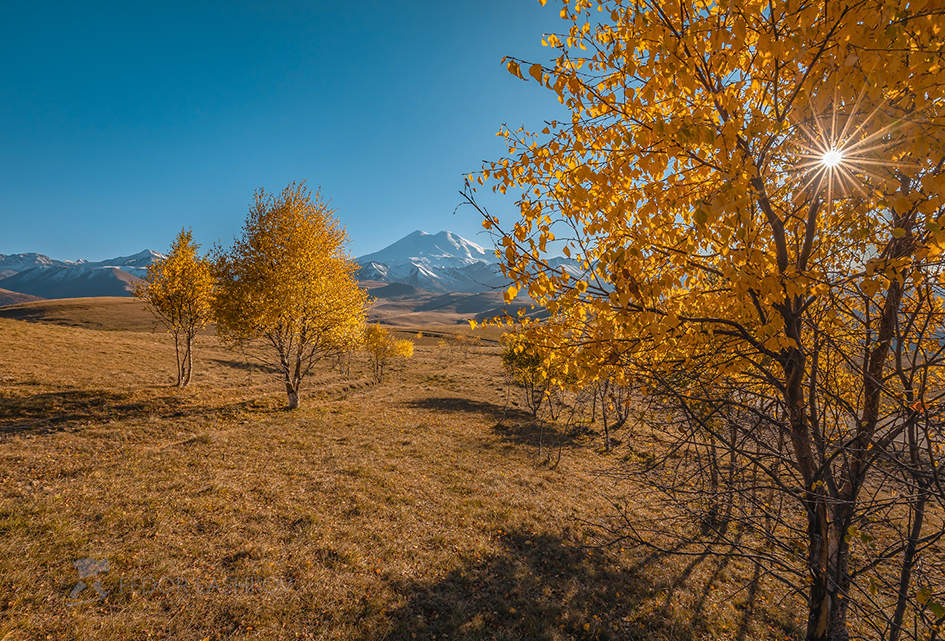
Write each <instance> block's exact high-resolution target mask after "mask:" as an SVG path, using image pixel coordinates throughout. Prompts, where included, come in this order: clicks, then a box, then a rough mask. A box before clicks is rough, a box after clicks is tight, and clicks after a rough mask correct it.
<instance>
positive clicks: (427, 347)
mask: <svg viewBox="0 0 945 641" xmlns="http://www.w3.org/2000/svg"><path fill="white" fill-rule="evenodd" d="M128 302H129V301H121V300H104V301H103V300H98V301H95V304H94V305H93V304H92V303H89V302H81V301H76V302H73V303H71V304H66V303H64V302H55V301H49V302H45V303H34V304H30V306H24V307H25V308H29V309H32V310H34V315H33V318H32V321H31V322H27V321H25V320H17V319H13V318H9V317H7V318H0V353H3V354H4V355H5V359H4V369H3V371H0V462H2V465H0V531H2V534H3V535H2V536H0V638H4V639H9V640H10V641H14V640H17V639H36V638H55V639H59V638H77V639H78V638H81V639H84V640H103V641H104V640H112V639H118V638H164V639H193V640H198V639H247V640H248V639H334V640H340V639H355V640H362V639H363V640H368V639H389V640H390V641H395V640H396V641H399V640H402V639H482V640H485V639H500V640H507V641H511V640H513V639H514V640H519V639H547V640H558V639H560V640H564V639H575V640H580V641H590V640H592V639H595V640H597V639H631V638H647V639H655V640H666V641H684V640H686V641H689V640H694V639H709V638H735V637H737V636H738V635H739V630H742V634H743V635H744V636H743V637H742V638H751V639H760V638H783V637H784V636H785V634H784V631H783V628H782V627H780V626H781V625H782V623H780V619H776V620H768V619H765V618H764V616H763V615H764V612H765V610H766V609H767V607H768V606H764V605H761V602H760V600H757V599H756V601H758V604H757V605H756V606H754V610H753V612H754V616H755V617H760V620H759V623H757V624H755V623H750V622H749V621H748V619H747V613H748V612H751V611H752V609H750V608H745V607H743V606H744V604H745V603H746V601H747V600H748V599H749V598H750V597H749V595H747V594H746V593H745V592H744V591H739V590H738V587H739V585H740V584H738V583H737V581H738V580H742V579H745V578H747V577H749V576H750V572H749V571H748V568H745V567H742V566H740V565H738V564H736V563H729V562H726V563H724V564H721V565H719V564H716V563H715V562H709V561H708V560H706V559H701V560H700V559H699V558H694V560H693V562H692V563H689V564H686V563H685V562H680V561H673V562H670V561H667V560H666V559H663V558H661V557H660V555H658V554H652V553H649V552H648V551H646V550H634V549H629V548H628V549H622V548H619V547H610V548H597V547H588V546H586V545H585V543H586V542H590V541H591V539H589V538H587V537H588V536H590V535H591V533H592V531H593V528H592V526H591V523H592V521H593V520H594V519H597V518H599V517H600V516H601V515H604V514H607V513H608V510H609V509H610V505H611V504H610V495H611V494H612V493H613V491H614V490H615V489H616V488H615V487H609V486H606V487H605V486H604V485H602V484H601V480H600V476H599V474H598V472H599V470H600V469H601V467H602V465H607V463H608V461H609V460H610V458H609V457H606V456H605V455H603V454H602V453H600V452H598V451H597V447H598V444H599V439H598V437H597V436H596V435H595V434H594V433H593V432H591V433H589V434H587V435H586V436H582V437H574V436H567V435H565V434H564V433H563V432H560V431H558V430H555V429H552V428H549V427H545V428H544V429H543V430H542V431H540V430H539V427H538V425H536V424H535V423H534V422H533V421H532V420H531V419H530V418H529V417H528V416H527V415H525V414H524V413H522V412H521V411H519V410H518V409H517V408H516V407H514V406H512V407H510V408H509V409H508V410H507V411H506V410H503V404H504V403H505V391H504V390H505V387H504V377H503V375H502V373H501V369H500V363H499V358H498V355H497V353H496V352H495V350H494V348H491V347H479V348H475V349H473V350H472V351H471V352H470V353H469V355H468V357H464V356H463V355H462V354H461V353H455V352H452V351H447V350H446V349H444V348H442V347H441V346H440V345H439V342H438V340H437V339H435V338H428V337H424V338H421V339H420V340H419V341H418V344H417V349H416V355H415V358H414V359H413V360H411V361H409V362H408V363H407V364H406V365H405V366H403V367H399V368H398V369H397V370H396V371H395V372H394V375H393V376H392V377H390V378H389V379H388V380H386V381H385V382H383V383H381V384H374V383H372V382H370V381H369V379H368V377H367V366H366V363H364V362H363V361H362V360H361V359H357V360H356V362H355V363H354V368H353V371H352V373H351V376H350V377H348V378H344V377H341V376H340V375H339V374H337V373H336V372H334V371H332V370H331V369H330V368H329V367H328V366H327V364H326V366H325V367H323V368H322V369H320V370H319V371H318V372H317V373H316V374H314V375H313V378H312V379H311V380H310V381H309V382H308V385H307V388H306V389H305V394H304V401H303V403H304V404H303V407H302V408H301V409H300V410H298V411H297V412H292V413H290V412H285V411H283V410H282V409H281V407H282V404H283V396H284V394H283V392H282V390H280V388H279V383H278V381H276V380H275V379H274V378H272V377H271V376H270V375H269V374H268V373H267V372H266V371H265V370H264V369H261V368H260V367H258V366H256V365H255V364H253V363H252V362H250V361H247V360H246V359H245V358H244V357H243V356H242V354H241V353H240V352H239V351H232V350H228V349H224V348H222V347H221V346H220V345H218V344H217V343H216V342H215V340H214V339H213V338H212V337H204V338H202V339H201V342H200V344H199V349H198V352H197V354H196V358H197V362H196V369H195V387H193V388H192V389H189V390H186V391H182V392H181V391H177V390H175V389H173V388H171V387H169V386H168V383H169V381H170V380H171V378H172V372H173V368H174V365H173V358H174V355H173V347H172V346H171V344H170V343H169V341H168V340H166V336H165V335H164V334H162V333H150V332H144V331H139V329H140V328H139V326H138V321H137V320H135V318H136V316H135V314H136V312H132V310H133V307H132V306H130V305H128V304H127V303H128ZM46 306H48V307H49V310H48V312H45V317H46V318H58V319H60V321H62V320H63V319H65V318H66V317H67V316H70V315H71V316H72V319H73V321H75V323H74V324H75V325H77V326H65V325H62V324H52V323H49V322H46V321H44V320H41V319H42V318H43V317H44V313H43V312H42V310H43V308H44V307H46ZM94 308H97V309H98V310H99V311H98V312H95V313H101V316H100V317H99V320H98V321H95V323H91V322H90V321H89V320H88V318H89V314H92V313H93V311H94ZM109 311H110V312H112V313H110V314H109V313H108V312H109ZM106 317H107V318H111V319H113V322H112V324H107V323H104V322H103V319H105V318H106ZM82 318H84V319H86V320H82V321H81V322H79V321H80V320H81V319H82ZM94 324H99V326H98V327H96V328H93V325H94ZM403 335H406V336H410V337H414V338H415V336H416V334H415V332H413V331H411V332H410V333H405V334H403ZM539 434H542V438H543V439H544V443H545V448H546V452H547V448H548V447H549V446H552V447H558V446H560V448H561V449H560V453H561V456H560V460H559V461H557V462H555V461H554V460H551V461H550V462H549V461H546V460H545V458H544V457H543V456H542V457H539V456H538V455H537V444H538V439H539ZM614 456H617V455H616V454H615V455H614ZM632 490H633V488H629V489H628V490H627V491H626V492H625V493H624V490H621V494H620V496H622V497H624V499H623V500H631V501H635V502H633V503H631V505H632V506H634V507H645V503H642V502H641V501H640V499H639V498H635V497H638V495H639V493H638V492H637V493H634V492H633V491H632ZM654 517H658V515H655V514H654ZM80 559H92V560H94V561H98V562H99V565H98V568H97V570H100V572H99V573H98V574H95V573H94V572H93V573H92V576H91V578H89V574H88V573H86V574H83V575H81V576H84V577H87V578H86V579H85V581H86V582H85V584H83V585H82V586H80V588H79V590H78V592H76V594H79V595H81V596H82V597H83V598H84V599H85V600H78V599H77V598H76V597H70V594H71V593H73V591H75V590H76V586H77V585H78V582H79V581H80V574H79V573H78V572H77V566H76V565H75V562H76V561H77V560H80ZM106 562H107V565H103V564H104V563H106ZM81 567H82V568H86V570H87V568H88V565H82V566H81ZM103 568H105V569H104V570H102V569H103ZM94 581H100V586H101V589H102V592H103V593H105V597H104V598H103V599H101V600H100V599H99V598H98V597H97V593H96V592H95V590H93V588H92V587H91V586H92V584H93V582H94ZM760 589H761V594H765V593H766V590H770V589H771V586H767V585H766V584H765V583H764V581H762V587H761V588H760ZM772 593H773V592H772ZM778 616H779V617H780V616H781V615H778ZM770 625H774V626H775V627H774V628H769V626H770Z"/></svg>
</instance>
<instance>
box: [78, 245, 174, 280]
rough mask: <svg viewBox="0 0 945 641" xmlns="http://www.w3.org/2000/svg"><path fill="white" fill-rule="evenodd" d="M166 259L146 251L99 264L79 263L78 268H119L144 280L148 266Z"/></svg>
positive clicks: (156, 253) (110, 259) (150, 250)
mask: <svg viewBox="0 0 945 641" xmlns="http://www.w3.org/2000/svg"><path fill="white" fill-rule="evenodd" d="M164 257H165V256H164V254H159V253H158V252H156V251H154V250H153V249H145V250H142V251H139V252H138V253H137V254H132V255H131V256H119V257H118V258H109V259H108V260H101V261H99V262H97V263H87V262H84V261H83V262H81V263H78V265H77V266H80V267H82V268H83V269H103V268H106V267H117V268H118V269H121V270H122V271H126V272H128V273H129V274H131V275H132V276H136V277H138V278H144V276H145V274H147V273H148V265H150V264H151V263H153V262H155V261H157V260H163V259H164Z"/></svg>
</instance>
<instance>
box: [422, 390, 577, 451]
mask: <svg viewBox="0 0 945 641" xmlns="http://www.w3.org/2000/svg"><path fill="white" fill-rule="evenodd" d="M407 406H408V407H412V408H416V409H426V410H433V411H436V412H463V413H466V414H479V415H482V416H484V417H487V418H488V419H490V420H494V421H495V422H496V423H495V425H493V426H492V431H493V432H495V434H497V435H498V436H499V437H500V438H501V439H502V440H503V441H508V442H511V443H516V444H519V445H531V446H535V447H537V446H538V444H539V443H541V444H542V445H546V446H550V447H559V446H568V447H570V446H573V445H576V444H577V441H578V436H579V435H578V434H575V433H573V432H563V431H561V429H560V428H559V427H557V426H555V425H553V424H549V423H545V422H542V421H540V420H539V419H537V418H535V417H534V416H532V415H531V414H529V413H528V412H525V411H523V410H520V409H517V408H514V407H508V408H507V407H503V406H502V405H499V404H497V403H489V402H487V401H474V400H471V399H468V398H456V397H430V398H423V399H419V400H415V401H410V402H409V403H407Z"/></svg>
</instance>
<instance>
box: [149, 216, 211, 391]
mask: <svg viewBox="0 0 945 641" xmlns="http://www.w3.org/2000/svg"><path fill="white" fill-rule="evenodd" d="M198 248H199V245H197V244H196V243H194V241H193V237H192V235H191V232H190V230H188V229H181V230H180V233H179V234H177V238H176V239H175V240H174V243H173V244H172V245H171V250H170V252H169V253H168V255H167V257H165V258H164V259H163V260H159V261H156V262H154V263H151V264H150V265H148V273H147V275H146V276H145V279H144V281H143V282H141V283H140V284H139V285H138V287H137V288H136V289H135V296H137V297H138V298H140V299H141V300H143V301H144V302H145V303H146V304H147V306H148V308H149V309H150V310H151V312H152V313H153V314H154V315H155V316H157V317H158V318H159V319H160V320H161V321H162V322H163V323H164V325H165V326H167V329H168V331H169V332H170V333H171V335H172V336H173V337H174V353H175V355H176V357H177V383H176V385H177V387H186V386H187V385H188V384H189V383H190V378H191V373H192V372H193V362H194V361H193V344H194V339H195V338H196V336H197V332H198V331H200V329H201V328H202V327H204V326H205V325H206V324H207V323H208V322H209V321H210V318H211V316H212V312H213V275H212V273H211V267H210V262H209V261H208V260H207V259H205V258H202V257H201V256H200V255H199V254H198V253H197V250H198Z"/></svg>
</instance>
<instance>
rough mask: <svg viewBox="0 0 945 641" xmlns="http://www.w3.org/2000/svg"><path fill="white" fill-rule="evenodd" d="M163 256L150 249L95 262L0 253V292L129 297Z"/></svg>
mask: <svg viewBox="0 0 945 641" xmlns="http://www.w3.org/2000/svg"><path fill="white" fill-rule="evenodd" d="M163 257H164V256H163V254H159V253H158V252H156V251H153V250H150V249H145V250H143V251H140V252H138V253H137V254H132V255H130V256H118V257H116V258H109V259H107V260H101V261H94V262H93V261H86V260H77V261H71V260H58V259H55V258H50V257H49V256H46V255H45V254H37V253H34V252H30V253H22V254H0V289H4V290H10V292H12V293H19V294H25V295H29V296H31V297H38V298H79V297H85V296H129V295H131V292H132V291H133V290H134V287H135V285H136V284H137V282H138V281H140V280H141V278H143V277H144V275H145V274H146V273H147V269H148V265H150V264H151V263H153V262H154V261H156V260H159V259H161V258H163ZM5 298H6V299H9V298H10V296H9V295H7V296H6V297H5Z"/></svg>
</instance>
